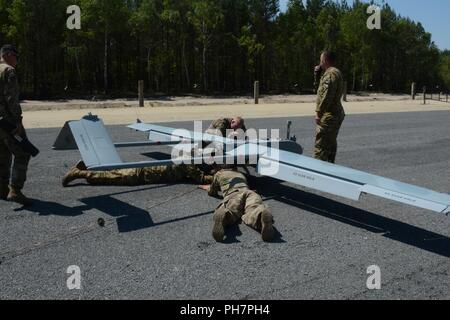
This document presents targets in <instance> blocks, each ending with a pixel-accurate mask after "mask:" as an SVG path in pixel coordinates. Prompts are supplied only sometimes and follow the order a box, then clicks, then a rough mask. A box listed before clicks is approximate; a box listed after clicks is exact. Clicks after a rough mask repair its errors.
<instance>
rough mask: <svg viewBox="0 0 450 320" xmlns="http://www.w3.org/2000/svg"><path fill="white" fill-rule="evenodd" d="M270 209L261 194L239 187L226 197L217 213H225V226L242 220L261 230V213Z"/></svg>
mask: <svg viewBox="0 0 450 320" xmlns="http://www.w3.org/2000/svg"><path fill="white" fill-rule="evenodd" d="M268 210H269V209H268V208H267V206H266V205H265V204H264V202H263V200H262V198H261V196H260V195H259V194H257V193H256V192H254V191H251V190H249V189H239V190H236V191H234V192H232V193H230V194H228V195H227V196H226V197H225V199H224V200H223V201H222V202H221V203H220V205H219V206H218V207H217V209H216V211H215V214H217V215H219V214H222V213H225V220H224V226H225V227H230V226H232V225H233V224H236V223H238V222H239V221H240V220H242V221H243V222H244V223H245V224H246V225H247V226H249V227H251V228H254V229H256V230H261V215H262V213H263V212H264V211H268Z"/></svg>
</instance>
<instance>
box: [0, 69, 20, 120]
mask: <svg viewBox="0 0 450 320" xmlns="http://www.w3.org/2000/svg"><path fill="white" fill-rule="evenodd" d="M0 117H4V118H5V119H7V120H8V121H10V122H13V123H18V122H20V120H21V118H22V108H21V107H20V102H19V83H18V81H17V74H16V70H15V69H14V68H13V67H11V66H9V65H8V64H6V63H4V62H0Z"/></svg>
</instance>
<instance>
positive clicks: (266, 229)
mask: <svg viewBox="0 0 450 320" xmlns="http://www.w3.org/2000/svg"><path fill="white" fill-rule="evenodd" d="M261 236H262V239H263V241H264V242H270V241H272V240H273V238H274V237H275V229H274V227H273V216H272V214H271V213H270V212H269V211H268V210H264V211H263V213H262V215H261Z"/></svg>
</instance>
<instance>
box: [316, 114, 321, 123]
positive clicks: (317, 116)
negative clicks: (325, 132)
mask: <svg viewBox="0 0 450 320" xmlns="http://www.w3.org/2000/svg"><path fill="white" fill-rule="evenodd" d="M316 124H317V125H318V126H320V124H321V121H320V116H319V115H318V114H317V115H316Z"/></svg>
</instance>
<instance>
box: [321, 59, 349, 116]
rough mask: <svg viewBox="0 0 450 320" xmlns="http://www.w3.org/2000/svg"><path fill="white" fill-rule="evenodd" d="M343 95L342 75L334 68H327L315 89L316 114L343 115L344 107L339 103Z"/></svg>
mask: <svg viewBox="0 0 450 320" xmlns="http://www.w3.org/2000/svg"><path fill="white" fill-rule="evenodd" d="M343 93H344V79H343V76H342V73H341V72H340V71H339V70H338V69H336V68H333V67H332V68H328V69H327V70H326V71H325V73H324V74H323V76H322V78H321V79H320V84H319V88H318V89H317V108H316V112H317V113H318V114H319V116H320V117H322V116H324V115H325V114H331V115H333V116H336V115H341V114H343V113H344V107H343V106H342V103H341V99H342V95H343Z"/></svg>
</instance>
